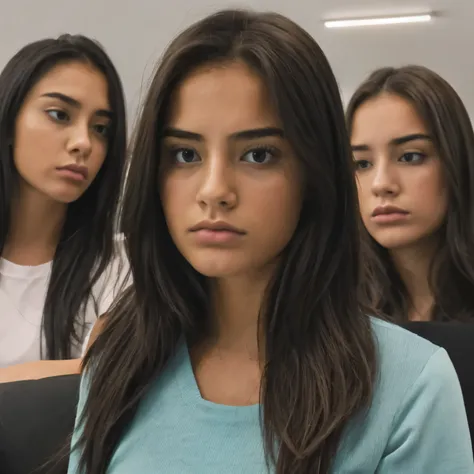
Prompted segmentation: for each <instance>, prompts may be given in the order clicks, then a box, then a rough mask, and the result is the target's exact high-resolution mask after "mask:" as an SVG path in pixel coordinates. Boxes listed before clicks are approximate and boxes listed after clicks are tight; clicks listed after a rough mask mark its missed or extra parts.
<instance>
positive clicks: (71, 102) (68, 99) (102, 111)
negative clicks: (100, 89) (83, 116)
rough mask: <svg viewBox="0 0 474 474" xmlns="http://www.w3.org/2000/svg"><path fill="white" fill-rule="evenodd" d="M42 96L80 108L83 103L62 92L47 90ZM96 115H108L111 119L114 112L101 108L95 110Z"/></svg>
mask: <svg viewBox="0 0 474 474" xmlns="http://www.w3.org/2000/svg"><path fill="white" fill-rule="evenodd" d="M41 97H50V98H52V99H58V100H60V101H61V102H64V103H66V104H68V105H70V106H72V107H74V108H76V109H79V108H80V107H81V103H80V102H79V101H78V100H76V99H74V98H72V97H70V96H68V95H66V94H61V92H47V93H46V94H43V95H42V96H41ZM95 115H97V116H99V117H107V118H109V119H111V118H112V117H113V112H112V111H111V110H108V109H99V110H97V111H96V112H95Z"/></svg>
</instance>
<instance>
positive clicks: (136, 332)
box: [73, 10, 376, 474]
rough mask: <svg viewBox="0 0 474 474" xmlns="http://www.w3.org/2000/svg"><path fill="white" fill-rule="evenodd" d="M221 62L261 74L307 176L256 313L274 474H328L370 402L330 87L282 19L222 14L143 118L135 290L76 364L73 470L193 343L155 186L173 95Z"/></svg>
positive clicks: (113, 442)
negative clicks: (79, 374)
mask: <svg viewBox="0 0 474 474" xmlns="http://www.w3.org/2000/svg"><path fill="white" fill-rule="evenodd" d="M229 61H243V62H244V63H246V64H247V65H248V66H249V67H250V68H251V69H252V70H253V71H255V72H256V73H257V74H258V75H259V76H260V77H261V79H262V81H263V82H264V83H265V85H266V87H267V90H268V93H269V94H270V97H271V98H272V100H273V103H274V105H275V107H276V109H277V111H278V113H279V116H280V118H281V120H282V124H283V128H284V130H285V136H286V137H287V139H288V140H289V142H290V143H291V145H292V147H293V149H294V150H295V152H296V154H297V156H298V158H299V160H300V161H301V165H302V167H303V168H304V170H305V176H306V194H305V200H304V204H303V207H302V211H301V216H300V220H299V223H298V226H297V229H296V231H295V234H294V236H293V237H292V239H291V241H290V243H289V244H288V246H287V248H286V249H285V250H284V252H283V255H282V260H281V264H280V266H279V268H278V269H277V271H276V274H275V275H274V279H273V281H272V282H271V284H270V285H269V288H268V289H267V294H266V300H265V302H264V304H263V307H262V310H261V315H260V317H261V318H262V324H263V327H264V328H265V329H264V331H262V332H263V334H262V336H263V337H264V340H265V351H266V354H265V357H266V360H265V370H264V374H263V383H262V390H261V400H262V403H261V423H262V429H263V435H264V438H265V446H266V456H267V461H268V463H269V464H270V463H271V464H274V465H275V467H276V472H277V473H278V474H291V473H292V474H303V473H304V474H310V473H311V474H313V473H316V472H318V473H321V474H323V473H328V472H329V469H330V466H331V463H332V460H333V458H334V455H335V453H336V451H337V448H338V445H339V441H340V438H341V433H342V432H343V429H344V427H345V426H346V423H347V421H348V420H349V419H350V418H351V417H352V416H353V415H355V414H356V413H358V412H359V411H360V410H363V409H365V408H366V407H367V406H368V405H369V404H370V401H371V397H372V392H373V384H374V377H375V373H376V355H375V342H374V339H373V334H372V328H371V324H370V319H369V318H368V317H367V316H366V315H365V314H363V312H362V311H361V310H360V308H359V306H358V301H357V282H358V276H359V239H358V225H357V195H356V190H355V184H354V179H353V172H352V169H353V168H352V159H351V151H350V144H349V140H348V137H347V134H346V130H345V123H344V111H343V107H342V104H341V99H340V95H339V90H338V87H337V83H336V80H335V78H334V75H333V73H332V71H331V68H330V66H329V64H328V61H327V59H326V57H325V56H324V54H323V52H322V51H321V49H320V48H319V46H318V45H317V44H316V42H315V41H314V40H313V38H312V37H311V36H310V35H309V34H308V33H306V32H305V31H304V30H302V29H301V28H300V27H299V26H298V25H296V24H295V23H293V22H292V21H290V20H289V19H287V18H285V17H283V16H281V15H279V14H275V13H254V12H248V11H241V10H237V11H235V10H229V11H227V10H226V11H221V12H218V13H216V14H213V15H211V16H209V17H207V18H205V19H203V20H201V21H199V22H197V23H195V24H194V25H192V26H190V27H189V28H188V29H186V30H185V31H184V32H183V33H181V34H180V35H179V36H178V37H177V38H176V39H175V40H174V41H173V42H172V43H171V45H170V46H169V47H168V49H167V50H166V52H165V53H164V56H163V58H162V60H161V62H160V63H159V65H158V68H157V70H156V73H155V75H154V78H153V80H152V83H151V86H150V89H149V92H148V95H147V97H146V99H145V104H144V107H143V110H142V112H141V117H140V120H139V123H138V128H137V130H136V134H135V137H134V146H133V153H132V162H131V167H130V172H129V177H128V182H127V186H126V191H125V197H124V205H123V229H124V233H125V239H126V247H127V252H128V256H129V258H130V264H131V269H132V273H133V278H134V286H133V287H131V288H129V289H128V290H127V291H126V292H125V293H124V294H123V296H122V298H121V299H120V301H119V302H118V304H117V305H116V306H115V309H114V310H113V311H112V312H111V313H110V314H109V316H108V318H107V320H106V324H105V327H104V330H103V332H102V333H101V334H100V335H99V337H98V338H97V340H96V342H95V343H94V344H93V345H92V348H91V349H90V351H89V352H88V354H87V356H86V358H85V371H86V372H87V374H88V384H87V386H88V395H87V399H86V403H85V407H84V410H83V412H82V416H81V418H80V421H79V425H78V430H79V433H80V437H79V440H78V444H77V445H75V446H74V447H73V449H79V450H80V453H81V456H80V469H83V471H81V472H86V473H87V474H104V473H105V472H106V471H107V467H108V465H109V463H110V461H111V458H112V456H113V453H114V450H115V449H116V447H117V445H118V444H119V443H120V439H121V437H122V435H123V434H124V432H125V430H126V429H127V428H128V427H129V426H130V423H131V421H132V420H133V418H134V416H135V413H136V410H137V407H138V405H139V403H140V402H141V400H143V398H144V396H145V395H146V393H147V389H148V388H149V387H150V385H151V384H152V382H153V381H154V380H155V379H156V377H160V374H161V373H162V371H163V368H164V367H165V365H166V363H167V362H168V360H169V359H170V358H171V357H173V354H174V353H175V350H176V348H177V344H178V341H179V339H180V337H181V336H182V335H184V336H185V337H186V338H187V339H188V340H193V341H196V340H198V341H199V340H200V339H201V338H202V337H203V334H204V333H205V331H206V328H207V324H206V323H207V322H208V313H207V308H208V297H209V296H208V291H207V287H206V278H205V277H204V276H202V275H200V274H198V273H197V272H196V271H195V270H194V269H193V268H192V267H191V266H190V264H189V263H188V262H187V261H186V260H185V259H184V257H183V256H182V255H181V254H180V253H179V252H178V250H177V248H176V246H175V245H174V243H173V241H172V239H171V237H170V234H169V231H168V229H167V225H166V221H165V217H164V214H163V208H162V204H161V199H160V190H159V188H158V187H157V176H158V170H159V167H160V161H161V159H162V158H161V156H160V153H161V151H160V145H161V140H162V137H163V131H164V128H165V127H166V124H167V119H168V117H169V112H170V107H171V100H172V97H173V92H174V91H175V90H176V88H177V87H179V84H180V83H181V81H183V80H184V79H185V78H186V77H187V76H188V75H189V74H190V73H191V72H192V71H194V70H195V69H196V68H198V67H200V66H202V65H205V64H219V63H223V62H224V63H225V62H227V63H228V62H229ZM89 369H90V370H89ZM89 375H90V379H89ZM275 442H277V443H278V444H279V446H280V447H279V449H278V452H276V451H275V450H274V446H275Z"/></svg>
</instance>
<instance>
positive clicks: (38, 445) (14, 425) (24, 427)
mask: <svg viewBox="0 0 474 474" xmlns="http://www.w3.org/2000/svg"><path fill="white" fill-rule="evenodd" d="M79 381H80V376H79V375H67V376H61V377H50V378H45V379H40V380H27V381H21V382H11V383H4V384H0V471H1V472H2V473H8V474H64V473H65V472H67V463H68V459H67V457H65V458H63V459H62V461H61V462H59V463H57V462H55V463H50V464H46V463H48V461H50V460H51V459H55V458H56V459H58V452H59V451H60V450H61V448H63V447H64V446H67V443H68V440H69V437H70V434H71V433H72V430H73V428H74V421H75V416H76V409H77V402H78V396H79ZM66 452H67V451H66Z"/></svg>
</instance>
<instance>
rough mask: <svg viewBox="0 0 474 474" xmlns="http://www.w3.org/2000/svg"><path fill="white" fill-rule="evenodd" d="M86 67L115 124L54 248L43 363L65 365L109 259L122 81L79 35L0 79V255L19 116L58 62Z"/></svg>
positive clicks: (121, 137)
mask: <svg viewBox="0 0 474 474" xmlns="http://www.w3.org/2000/svg"><path fill="white" fill-rule="evenodd" d="M77 61H79V62H85V63H87V64H90V65H91V66H93V67H94V68H95V69H97V70H98V71H100V72H101V73H102V74H103V75H104V76H105V78H106V79H107V83H108V95H109V102H110V107H111V109H112V112H113V120H112V124H111V129H110V135H109V138H108V148H107V156H106V158H105V161H104V164H103V166H102V168H101V169H100V171H99V173H98V174H97V177H96V178H95V180H94V181H93V182H92V184H91V185H90V187H89V188H88V189H87V191H86V192H85V193H84V194H83V195H82V196H81V197H80V198H79V199H78V200H76V201H75V202H72V203H71V204H69V206H68V209H67V215H66V219H65V223H64V226H63V229H62V233H61V237H60V241H59V244H58V246H57V249H56V252H55V255H54V260H53V264H52V271H51V276H50V280H49V286H48V291H47V295H46V301H45V305H44V311H43V325H42V328H43V331H44V335H45V342H46V351H47V354H46V358H49V359H68V358H70V357H71V348H72V344H73V343H79V342H80V335H78V334H77V329H78V325H77V323H78V322H79V323H80V322H81V321H80V317H81V316H80V315H81V314H83V313H82V311H81V310H82V309H83V308H84V305H85V303H86V301H88V300H89V298H90V297H91V296H92V293H91V290H92V287H93V285H94V284H95V282H96V281H97V280H98V278H99V277H100V275H101V274H102V273H103V272H104V270H105V268H106V267H107V265H108V264H109V262H110V261H111V258H112V257H113V253H114V244H113V241H114V240H113V234H114V225H115V223H114V220H115V216H116V213H117V208H118V202H119V196H120V188H121V184H122V176H123V171H124V167H125V158H126V139H127V138H126V113H125V100H124V94H123V90H122V84H121V81H120V78H119V75H118V73H117V71H116V69H115V67H114V65H113V64H112V61H111V60H110V58H109V57H108V56H107V54H106V53H105V51H104V50H103V49H102V47H101V46H100V45H99V44H98V43H96V42H95V41H93V40H91V39H89V38H86V37H84V36H81V35H74V36H73V35H62V36H60V37H59V38H57V39H44V40H40V41H36V42H34V43H30V44H28V45H26V46H25V47H23V48H22V49H21V50H20V51H18V52H17V53H16V54H15V55H14V56H13V58H12V59H11V60H10V61H9V62H8V63H7V65H6V66H5V68H4V69H3V71H2V72H1V74H0V255H1V254H2V251H3V248H4V246H5V242H6V239H7V236H8V231H9V225H10V219H11V212H12V196H13V195H14V192H15V187H16V186H17V184H18V172H17V170H16V168H15V165H14V162H13V154H12V148H13V147H12V143H13V142H14V140H15V137H14V127H15V122H16V118H17V115H18V112H19V110H20V108H21V106H22V104H23V102H24V100H25V97H26V96H27V94H28V92H29V91H30V90H31V89H32V87H34V85H35V84H36V83H37V82H38V81H39V80H41V78H42V77H43V76H44V75H45V74H47V73H48V72H49V71H50V70H51V69H52V68H54V67H55V66H57V65H58V64H65V63H68V62H77Z"/></svg>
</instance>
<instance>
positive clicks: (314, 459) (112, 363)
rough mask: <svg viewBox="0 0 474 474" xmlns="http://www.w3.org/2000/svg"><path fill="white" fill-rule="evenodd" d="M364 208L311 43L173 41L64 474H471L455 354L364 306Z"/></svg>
mask: <svg viewBox="0 0 474 474" xmlns="http://www.w3.org/2000/svg"><path fill="white" fill-rule="evenodd" d="M356 203H357V196H356V191H355V184H354V180H353V166H352V156H351V151H350V145H349V140H348V138H347V134H346V131H345V123H344V111H343V108H342V104H341V100H340V97H339V91H338V87H337V84H336V81H335V78H334V76H333V73H332V71H331V68H330V66H329V64H328V62H327V60H326V58H325V56H324V54H323V53H322V51H321V50H320V48H319V47H318V45H317V44H316V42H315V41H314V40H313V39H312V38H311V36H310V35H309V34H308V33H306V32H305V31H304V30H302V29H301V28H300V27H299V26H297V25H296V24H294V23H293V22H292V21H290V20H289V19H287V18H285V17H283V16H281V15H278V14H273V13H251V12H246V11H223V12H219V13H217V14H214V15H211V16H210V17H207V18H205V19H203V20H201V21H199V22H197V23H196V24H194V25H192V26H191V27H189V28H188V29H187V30H186V31H184V32H183V33H182V34H180V35H179V36H178V37H177V38H176V39H175V40H174V41H173V42H172V43H171V45H170V46H169V48H168V49H167V50H166V52H165V54H164V57H163V59H162V60H161V62H160V64H159V67H158V69H157V72H156V74H155V76H154V79H153V81H152V84H151V87H150V90H149V92H148V96H147V98H146V100H145V105H144V109H143V111H142V113H141V118H140V121H139V125H138V129H137V131H136V135H135V138H134V146H133V150H132V163H131V168H130V173H129V177H128V183H127V189H126V192H125V196H124V213H123V228H124V233H125V240H126V248H127V252H128V256H129V258H130V264H131V268H132V273H133V278H134V286H133V287H131V288H130V289H129V290H128V291H127V292H126V293H125V294H124V295H123V297H122V298H121V299H120V301H119V302H118V304H117V306H116V307H115V309H114V310H113V311H112V312H111V313H110V314H109V315H108V317H107V319H105V320H104V321H105V324H104V328H103V330H102V332H101V333H100V334H99V336H98V338H97V339H96V340H95V342H94V344H93V345H92V347H91V349H90V350H89V352H88V354H87V356H86V358H85V372H84V378H83V382H82V388H81V395H80V404H79V411H78V421H77V427H76V431H75V435H74V438H73V451H72V455H71V459H70V466H69V474H78V473H81V474H104V473H109V474H125V473H127V474H129V473H130V472H139V473H140V474H151V473H166V474H178V473H179V474H185V473H197V472H200V473H202V472H206V473H219V474H221V473H226V474H227V473H228V474H231V473H252V474H257V473H264V472H275V473H277V474H297V473H298V474H303V473H304V474H314V473H320V474H323V473H329V472H334V473H342V472H364V473H371V472H372V473H373V472H378V473H383V474H386V473H390V474H392V473H393V474H395V473H396V474H399V473H401V472H417V473H421V472H429V473H431V474H437V473H439V474H441V473H443V474H445V473H446V472H449V473H458V474H461V473H473V472H474V465H473V460H472V451H471V444H470V438H469V432H468V427H467V420H466V414H465V410H464V405H463V400H462V396H461V392H460V387H459V382H458V380H457V378H456V375H455V372H454V369H453V367H452V365H451V362H450V361H449V358H448V356H447V355H446V353H445V351H444V350H443V349H440V348H438V347H436V346H434V345H432V344H430V343H429V342H427V341H425V340H423V339H421V338H418V337H417V336H415V335H413V334H411V333H408V332H406V331H404V330H402V329H400V328H398V327H396V326H392V325H390V324H388V323H385V322H382V321H377V320H373V319H371V318H369V317H368V316H367V315H366V314H364V312H363V311H362V310H361V309H360V307H359V305H358V299H357V283H358V275H359V239H358V217H357V205H356ZM440 446H441V447H442V449H440Z"/></svg>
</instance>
